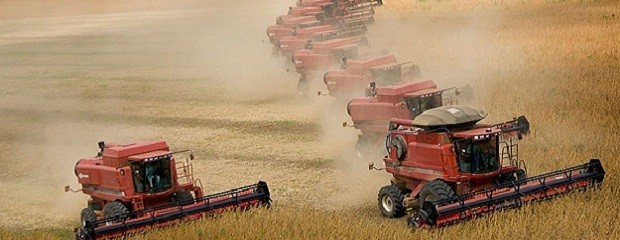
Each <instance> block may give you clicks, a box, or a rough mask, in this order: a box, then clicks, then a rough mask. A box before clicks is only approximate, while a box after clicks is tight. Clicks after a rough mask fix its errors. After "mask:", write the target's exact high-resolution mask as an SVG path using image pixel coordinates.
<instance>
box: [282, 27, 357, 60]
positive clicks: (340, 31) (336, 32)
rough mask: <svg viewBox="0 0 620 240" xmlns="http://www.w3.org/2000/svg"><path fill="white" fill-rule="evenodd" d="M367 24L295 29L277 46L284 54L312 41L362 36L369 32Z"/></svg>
mask: <svg viewBox="0 0 620 240" xmlns="http://www.w3.org/2000/svg"><path fill="white" fill-rule="evenodd" d="M367 31H368V30H367V28H366V26H365V25H362V26H351V27H344V28H335V27H334V26H333V25H331V24H328V25H320V26H315V27H309V28H302V29H299V30H295V31H293V35H291V36H287V37H283V38H281V39H280V40H279V41H278V43H277V44H276V46H277V47H278V48H279V49H280V52H281V53H282V55H284V56H290V55H292V54H293V53H294V52H296V51H298V50H302V49H305V48H309V47H310V46H309V44H311V43H312V42H322V41H327V40H331V39H336V38H346V37H354V36H362V35H364V34H365V33H366V32H367Z"/></svg>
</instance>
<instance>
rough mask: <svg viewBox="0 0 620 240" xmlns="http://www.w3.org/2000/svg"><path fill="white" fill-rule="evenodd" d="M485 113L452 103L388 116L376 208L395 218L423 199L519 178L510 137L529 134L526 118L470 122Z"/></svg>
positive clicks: (514, 145)
mask: <svg viewBox="0 0 620 240" xmlns="http://www.w3.org/2000/svg"><path fill="white" fill-rule="evenodd" d="M485 116H486V114H485V113H484V112H482V111H479V110H477V109H473V108H471V107H468V106H462V105H453V106H444V107H439V108H434V109H431V110H427V111H425V112H424V113H423V114H422V115H420V116H419V117H418V118H416V119H415V120H410V119H392V120H391V123H390V129H391V131H390V133H389V134H388V135H387V139H386V147H387V151H388V155H387V156H386V157H385V158H384V159H383V161H384V163H385V170H386V171H387V172H388V173H391V174H392V176H393V178H392V180H391V184H390V185H389V186H386V187H384V188H382V190H381V191H380V193H379V206H380V208H381V210H382V212H383V213H384V214H385V215H386V216H389V217H398V216H402V215H404V213H405V212H404V210H405V208H416V209H417V208H420V207H422V204H423V203H424V201H435V200H439V199H444V198H449V197H453V196H455V195H463V194H467V193H470V192H474V191H478V190H482V189H485V188H488V187H492V186H495V185H497V184H502V183H505V182H510V181H515V180H517V179H524V178H525V177H526V176H525V175H526V172H525V170H523V168H524V164H525V163H524V162H520V161H519V159H518V144H517V143H516V142H517V139H520V138H521V137H522V136H523V135H525V134H528V133H529V122H528V121H527V119H526V118H525V117H524V116H521V117H518V118H515V120H513V121H509V122H505V123H500V124H493V125H488V124H476V122H478V121H479V120H481V119H482V118H484V117H485ZM394 191H397V192H396V193H394ZM388 198H391V199H388ZM394 201H398V203H395V202H394ZM393 204H396V205H393ZM394 206H398V207H396V208H394Z"/></svg>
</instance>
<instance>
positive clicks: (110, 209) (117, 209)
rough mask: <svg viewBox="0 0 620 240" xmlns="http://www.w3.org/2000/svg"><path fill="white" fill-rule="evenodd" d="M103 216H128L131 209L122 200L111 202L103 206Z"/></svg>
mask: <svg viewBox="0 0 620 240" xmlns="http://www.w3.org/2000/svg"><path fill="white" fill-rule="evenodd" d="M101 213H102V216H103V218H112V217H121V216H124V217H128V214H129V210H127V207H125V205H123V204H122V203H121V202H116V201H115V202H109V203H108V204H106V205H105V206H103V210H101ZM121 220H122V219H120V218H119V219H118V220H114V221H109V222H106V224H111V223H115V222H120V221H121Z"/></svg>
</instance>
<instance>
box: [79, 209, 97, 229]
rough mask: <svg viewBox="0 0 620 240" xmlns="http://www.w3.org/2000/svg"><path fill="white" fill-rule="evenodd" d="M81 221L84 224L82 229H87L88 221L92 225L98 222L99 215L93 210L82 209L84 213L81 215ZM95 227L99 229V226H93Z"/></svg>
mask: <svg viewBox="0 0 620 240" xmlns="http://www.w3.org/2000/svg"><path fill="white" fill-rule="evenodd" d="M80 220H81V223H82V227H86V222H87V221H88V222H90V223H91V224H92V223H93V222H94V221H95V220H97V214H96V213H95V211H94V210H93V209H92V208H84V209H82V212H81V213H80ZM93 227H97V226H93Z"/></svg>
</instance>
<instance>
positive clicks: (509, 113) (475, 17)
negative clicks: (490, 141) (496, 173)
mask: <svg viewBox="0 0 620 240" xmlns="http://www.w3.org/2000/svg"><path fill="white" fill-rule="evenodd" d="M292 4H294V1H293V0H272V1H260V2H256V1H239V0H232V1H212V0H209V1H179V2H176V1H175V2H174V3H166V2H161V1H105V3H102V2H100V1H77V0H75V1H74V0H52V1H34V0H25V1H3V0H0V6H2V7H0V156H2V157H0V166H1V167H0V195H1V196H2V197H0V238H2V239H4V238H70V237H71V230H72V228H74V227H77V226H78V225H79V213H80V210H81V209H82V208H84V207H85V205H86V200H87V199H88V197H87V196H85V195H84V194H81V193H64V192H63V187H64V186H65V185H71V186H73V187H78V186H77V184H76V182H77V179H76V177H75V175H74V173H73V167H74V165H75V163H76V161H77V160H79V159H80V158H85V157H91V156H94V155H95V154H96V153H97V151H98V148H97V142H98V141H102V140H103V141H106V142H111V143H120V144H122V143H131V142H136V141H148V140H156V139H163V140H166V141H167V142H168V144H169V145H170V146H171V148H172V149H174V150H183V149H192V150H193V151H194V153H195V155H196V160H194V162H193V163H194V167H195V168H194V173H195V175H196V177H198V178H200V179H201V180H202V183H203V185H204V189H205V191H206V192H216V191H220V190H225V189H228V188H233V187H237V186H241V185H245V184H251V183H255V182H256V181H258V180H264V181H267V182H268V183H269V185H270V187H271V193H272V196H273V197H272V198H273V200H274V206H273V208H272V209H271V210H256V211H251V212H249V213H246V214H241V213H231V214H229V215H226V216H222V217H219V218H215V219H205V220H201V221H198V222H195V223H191V224H186V225H182V226H179V227H177V228H172V229H163V230H158V231H154V232H151V233H149V234H147V235H143V236H139V237H140V238H147V239H161V238H178V237H180V236H182V237H183V238H187V239H204V238H223V239H231V238H274V239H308V238H311V239H343V238H349V239H359V238H364V239H377V238H397V237H398V238H402V237H413V238H422V239H429V238H442V239H460V238H462V237H463V236H467V237H468V238H469V237H471V238H480V239H508V238H510V239H514V238H541V239H555V238H567V239H594V238H602V237H604V238H608V239H618V238H620V229H619V228H618V226H617V224H616V219H618V218H619V217H620V215H619V213H618V212H619V211H620V208H619V206H618V204H617V203H618V201H617V199H618V198H620V192H619V188H618V187H617V186H618V185H620V179H619V178H618V176H617V173H618V172H619V171H620V164H619V163H618V160H617V158H618V156H620V147H619V146H618V142H620V135H618V134H617V133H616V132H615V131H616V130H617V129H620V121H618V117H620V114H619V113H618V110H619V109H620V108H619V107H618V106H617V103H618V97H619V93H620V52H619V51H620V10H619V9H620V3H618V1H527V2H523V1H501V2H497V1H404V0H395V1H385V5H384V6H382V7H380V8H378V9H377V14H376V22H375V23H374V24H373V25H371V26H370V27H369V40H370V44H371V48H372V49H373V50H376V51H381V50H383V49H386V50H388V51H389V52H391V53H394V54H395V55H396V56H397V58H398V59H399V60H400V61H402V62H406V61H413V62H414V63H416V64H418V65H419V66H420V68H421V70H422V75H423V77H424V78H427V79H433V80H435V81H436V82H437V83H438V85H440V87H452V86H456V87H460V86H464V85H470V86H471V87H472V88H473V89H474V91H475V100H474V101H473V102H472V103H471V104H472V105H475V106H477V107H480V108H483V109H485V110H486V111H487V112H488V113H489V116H488V117H487V119H485V120H484V121H485V122H498V121H506V120H510V119H512V118H513V117H516V116H519V115H526V116H527V117H528V119H529V120H530V123H531V124H532V128H531V131H532V132H531V134H530V135H529V136H527V137H526V138H525V139H524V140H523V141H522V143H521V145H520V147H519V151H520V152H519V155H520V157H521V158H522V159H525V160H526V161H527V163H528V170H529V174H530V175H535V174H539V173H543V172H546V171H552V170H555V169H560V168H565V167H568V166H572V165H576V164H581V163H585V162H587V161H588V160H589V159H590V158H600V159H601V161H602V162H603V165H604V167H605V168H606V171H607V177H606V179H605V184H604V185H603V186H602V187H601V188H600V190H596V191H588V192H585V193H575V194H571V195H569V196H566V197H563V198H560V199H557V200H554V201H551V202H546V203H540V204H533V205H531V206H527V207H525V208H523V209H520V210H513V211H508V212H505V213H498V214H493V215H491V216H489V217H485V218H482V219H477V220H474V221H470V222H467V223H464V224H460V225H458V226H454V227H449V228H445V229H441V230H431V231H424V230H411V229H410V228H407V227H406V225H405V221H404V219H395V220H392V219H386V218H383V217H381V216H380V212H379V210H378V208H377V207H376V197H377V192H378V189H379V188H380V187H381V186H383V185H387V184H389V179H390V177H391V176H390V175H388V174H387V173H385V172H377V171H373V172H370V171H368V170H367V161H368V160H361V159H357V158H356V157H355V155H354V154H353V146H354V143H355V140H356V139H357V134H358V132H356V131H355V130H354V129H353V128H343V127H342V122H344V121H347V120H349V119H348V116H347V115H346V112H345V103H343V102H341V101H335V100H333V99H331V98H330V97H325V96H308V97H299V96H297V95H295V93H294V92H295V88H296V84H297V82H296V81H297V79H298V76H297V75H296V73H294V72H290V71H287V69H291V65H290V64H289V63H288V59H285V58H283V57H281V56H277V55H275V54H273V51H272V46H271V45H270V44H269V42H268V39H267V37H266V34H265V28H266V27H267V26H268V25H271V24H273V23H274V22H275V17H276V16H278V15H281V14H285V13H286V9H287V8H288V6H289V5H292ZM317 90H321V89H317ZM371 160H372V161H374V162H375V163H378V164H379V163H380V162H381V159H371ZM195 229H200V230H199V231H197V230H195ZM385 229H390V230H389V231H386V230H385Z"/></svg>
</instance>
